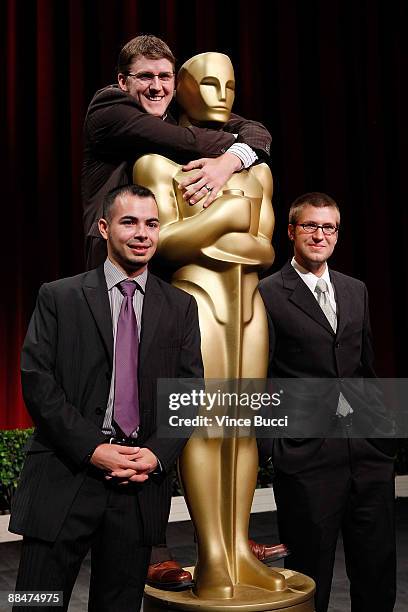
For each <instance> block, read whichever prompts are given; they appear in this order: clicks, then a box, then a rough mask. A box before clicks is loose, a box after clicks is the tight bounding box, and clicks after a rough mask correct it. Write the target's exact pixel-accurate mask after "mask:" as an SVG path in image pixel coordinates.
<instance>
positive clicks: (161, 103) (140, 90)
mask: <svg viewBox="0 0 408 612" xmlns="http://www.w3.org/2000/svg"><path fill="white" fill-rule="evenodd" d="M129 72H131V73H132V75H136V76H130V75H125V74H122V73H120V74H118V83H119V87H120V88H121V89H122V90H123V91H127V92H128V93H129V94H130V95H131V96H132V98H134V99H135V100H136V103H137V105H138V106H140V108H141V109H143V110H144V111H146V113H149V114H150V115H155V116H156V117H163V115H164V114H165V113H166V110H167V107H168V106H169V104H170V102H171V101H172V98H173V92H174V74H173V72H174V67H173V64H172V63H171V62H170V61H169V60H168V59H164V58H163V59H149V58H148V57H144V56H143V55H139V56H138V57H137V58H136V59H134V60H133V62H132V64H131V66H130V69H129Z"/></svg>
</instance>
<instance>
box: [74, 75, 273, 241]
mask: <svg viewBox="0 0 408 612" xmlns="http://www.w3.org/2000/svg"><path fill="white" fill-rule="evenodd" d="M232 134H238V141H240V142H245V143H246V144H248V145H249V146H250V147H252V148H253V149H254V150H255V151H256V152H257V154H258V156H259V157H260V159H263V158H265V157H269V149H270V144H271V136H270V134H269V132H268V131H267V130H266V129H265V128H264V127H263V125H261V124H260V123H257V122H255V121H248V120H246V119H243V118H242V117H239V116H238V115H231V119H230V121H228V123H227V124H226V125H225V126H224V128H223V130H222V131H216V130H207V129H203V128H198V127H181V126H179V125H175V122H174V120H173V119H172V117H171V116H170V115H168V116H167V118H166V120H165V121H163V120H162V119H160V118H158V117H154V116H153V115H149V114H148V113H145V112H144V111H142V110H141V109H140V108H139V107H138V106H137V104H136V101H135V100H134V98H132V96H130V95H129V94H127V93H126V92H124V91H122V90H121V89H120V88H119V87H118V86H115V85H110V86H109V87H105V88H104V89H101V90H99V91H97V92H96V94H95V96H94V98H93V99H92V101H91V103H90V105H89V108H88V111H87V115H86V118H85V125H84V157H83V166H82V202H83V208H84V230H85V236H86V237H97V238H100V234H99V230H98V227H97V221H98V219H99V218H100V217H101V215H102V203H103V199H104V196H105V195H106V194H107V193H108V192H109V191H110V190H111V189H113V188H115V187H118V186H120V185H125V184H128V183H131V182H132V167H133V164H134V163H135V161H136V160H137V159H138V157H140V156H141V155H145V154H147V153H158V154H160V155H163V156H164V157H168V158H170V159H172V160H173V161H175V162H177V163H186V162H188V161H191V160H192V159H197V158H200V157H217V156H218V155H221V154H222V153H224V152H225V151H226V149H228V148H229V147H230V146H231V145H232V144H233V143H234V142H236V140H235V138H234V136H232ZM89 243H91V241H89ZM88 248H90V246H89V245H88Z"/></svg>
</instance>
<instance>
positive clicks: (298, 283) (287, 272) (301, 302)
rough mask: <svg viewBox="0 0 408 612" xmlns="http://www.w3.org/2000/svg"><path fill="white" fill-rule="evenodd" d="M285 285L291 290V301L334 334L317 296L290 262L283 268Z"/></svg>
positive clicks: (285, 287)
mask: <svg viewBox="0 0 408 612" xmlns="http://www.w3.org/2000/svg"><path fill="white" fill-rule="evenodd" d="M281 273H282V281H283V287H284V289H286V290H287V291H289V292H290V295H289V298H288V299H289V301H290V302H292V303H293V304H294V305H295V306H297V308H300V310H302V311H303V312H304V313H305V314H306V315H307V316H309V317H310V318H311V319H313V320H314V321H316V323H319V325H321V326H322V327H324V328H325V329H326V330H327V331H328V332H330V333H331V334H334V332H333V329H332V327H331V325H330V323H329V321H328V320H327V318H326V316H325V314H324V312H323V310H322V309H321V308H320V306H319V304H318V302H317V300H316V298H315V297H314V296H313V295H312V292H311V291H310V289H309V287H308V286H307V285H306V283H304V282H303V281H302V279H301V278H300V276H299V274H298V273H297V272H296V270H295V269H294V268H293V266H292V264H291V263H290V262H287V263H286V264H285V265H284V266H283V268H282V271H281Z"/></svg>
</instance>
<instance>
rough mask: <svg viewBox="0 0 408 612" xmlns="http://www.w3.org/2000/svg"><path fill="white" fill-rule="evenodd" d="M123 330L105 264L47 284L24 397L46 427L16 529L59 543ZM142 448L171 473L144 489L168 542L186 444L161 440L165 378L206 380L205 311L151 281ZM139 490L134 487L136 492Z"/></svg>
mask: <svg viewBox="0 0 408 612" xmlns="http://www.w3.org/2000/svg"><path fill="white" fill-rule="evenodd" d="M112 359H113V333H112V320H111V314H110V306H109V297H108V291H107V287H106V282H105V276H104V271H103V266H101V267H99V268H97V269H96V270H92V271H91V272H87V273H85V274H80V275H78V276H74V277H72V278H66V279H62V280H58V281H55V282H52V283H48V284H45V285H43V286H42V287H41V289H40V291H39V295H38V300H37V305H36V309H35V311H34V314H33V317H32V319H31V322H30V325H29V328H28V332H27V336H26V339H25V342H24V346H23V352H22V361H21V367H22V385H23V393H24V399H25V402H26V405H27V408H28V410H29V412H30V415H31V417H32V419H33V421H34V423H35V425H36V429H35V433H34V437H33V439H32V442H31V444H30V446H29V448H28V452H27V459H26V462H25V465H24V468H23V471H22V475H21V480H20V484H19V487H18V489H17V492H16V494H15V497H14V503H13V507H12V516H11V522H10V530H11V531H14V532H16V533H21V534H24V535H26V536H31V537H36V538H41V539H44V540H49V541H53V540H54V539H55V538H56V536H57V534H58V532H59V530H60V528H61V526H62V524H63V521H64V518H65V516H66V515H67V514H68V512H69V509H70V507H71V504H72V502H73V499H74V497H75V495H76V493H77V491H78V489H79V487H80V486H81V483H82V482H83V479H84V478H85V475H86V473H87V469H94V468H92V467H91V468H88V467H87V463H86V459H87V456H88V455H89V454H90V453H92V451H93V450H94V449H95V447H96V446H97V445H98V444H100V443H102V442H104V441H105V436H104V435H103V434H102V431H101V428H102V423H103V418H104V413H105V410H106V404H107V399H108V395H109V387H110V380H111V372H112ZM139 364H140V365H139V391H140V410H141V414H140V416H141V424H140V435H139V439H140V446H146V447H148V448H150V449H151V450H152V451H153V452H154V453H155V454H156V456H157V457H158V458H159V460H160V462H161V465H162V467H163V470H164V471H163V474H162V475H161V477H160V478H159V479H158V480H155V479H153V478H149V480H148V481H147V482H146V483H143V484H141V485H136V486H135V487H134V488H135V494H137V495H138V497H139V505H140V509H141V514H142V520H143V526H144V536H145V543H146V544H151V543H154V542H156V541H160V540H161V539H162V537H163V532H164V529H165V525H166V523H167V519H168V514H169V508H170V495H171V492H170V485H171V483H170V482H169V479H168V477H167V474H168V471H169V468H170V467H171V465H172V464H173V463H174V461H175V460H176V458H177V456H178V455H179V453H180V452H181V450H182V448H183V446H184V444H185V440H181V439H179V440H177V439H159V438H158V436H157V433H156V380H157V378H160V377H163V378H173V377H174V378H175V377H185V378H189V377H202V375H203V368H202V360H201V352H200V333H199V327H198V316H197V307H196V304H195V301H194V299H193V298H191V296H189V295H188V294H186V293H184V292H183V291H180V290H178V289H176V288H174V287H171V286H170V285H168V284H167V283H164V282H163V281H161V280H159V279H158V278H156V277H155V276H153V275H152V274H149V276H148V281H147V285H146V293H145V297H144V304H143V315H142V334H141V342H140V357H139ZM132 486H133V485H132Z"/></svg>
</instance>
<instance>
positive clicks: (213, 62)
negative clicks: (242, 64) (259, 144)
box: [177, 52, 235, 123]
mask: <svg viewBox="0 0 408 612" xmlns="http://www.w3.org/2000/svg"><path fill="white" fill-rule="evenodd" d="M234 97H235V77H234V69H233V67H232V64H231V60H230V58H229V57H228V55H224V54H223V53H216V52H209V53H200V54H199V55H194V57H192V58H191V59H189V60H187V62H185V63H184V64H183V65H182V67H181V68H180V70H179V73H178V76H177V102H178V103H179V105H180V106H181V108H182V109H183V111H184V112H185V113H186V115H187V116H188V117H189V118H190V119H191V120H192V121H194V122H197V121H198V122H203V121H204V122H207V121H211V122H217V123H225V122H226V121H228V119H229V117H230V114H231V108H232V105H233V103H234Z"/></svg>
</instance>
